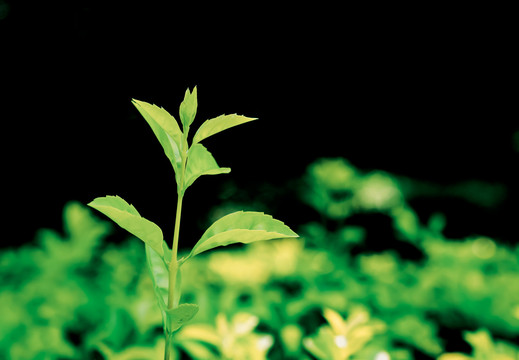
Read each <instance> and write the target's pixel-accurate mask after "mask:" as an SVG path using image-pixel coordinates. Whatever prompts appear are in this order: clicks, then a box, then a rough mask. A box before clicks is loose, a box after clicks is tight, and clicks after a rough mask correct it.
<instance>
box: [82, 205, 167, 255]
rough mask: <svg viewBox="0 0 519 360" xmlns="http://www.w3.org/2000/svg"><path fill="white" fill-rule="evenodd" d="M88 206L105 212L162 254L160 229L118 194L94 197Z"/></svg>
mask: <svg viewBox="0 0 519 360" xmlns="http://www.w3.org/2000/svg"><path fill="white" fill-rule="evenodd" d="M88 206H90V207H93V208H94V209H96V210H98V211H100V212H101V213H103V214H105V215H106V216H108V217H109V218H110V219H112V220H113V221H114V222H115V223H116V224H117V225H119V226H120V227H122V228H123V229H125V230H127V231H128V232H130V233H131V234H133V235H135V236H137V237H138V238H139V239H141V240H142V241H144V242H145V243H146V244H147V245H149V246H150V247H151V248H152V249H153V250H155V251H156V252H157V253H158V254H159V255H160V256H161V257H163V256H164V249H163V247H162V242H163V236H162V230H161V229H160V228H159V227H158V226H157V225H156V224H155V223H153V222H151V221H149V220H147V219H145V218H143V217H141V216H140V214H139V213H138V212H137V209H135V207H134V206H133V205H130V204H128V203H127V202H126V201H125V200H123V199H122V198H120V197H119V196H105V197H99V198H96V199H94V200H93V201H92V202H90V203H89V204H88Z"/></svg>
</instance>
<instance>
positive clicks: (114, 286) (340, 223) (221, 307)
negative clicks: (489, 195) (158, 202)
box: [0, 159, 519, 360]
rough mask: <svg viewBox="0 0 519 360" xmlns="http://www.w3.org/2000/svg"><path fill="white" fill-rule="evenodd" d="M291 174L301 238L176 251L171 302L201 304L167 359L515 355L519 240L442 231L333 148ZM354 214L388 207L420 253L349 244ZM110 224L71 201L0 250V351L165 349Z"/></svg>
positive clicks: (136, 271) (358, 234) (436, 220)
mask: <svg viewBox="0 0 519 360" xmlns="http://www.w3.org/2000/svg"><path fill="white" fill-rule="evenodd" d="M303 184H304V185H303V186H302V190H301V193H302V194H301V196H302V199H303V201H304V202H305V203H307V204H308V205H310V206H311V207H312V208H313V209H314V210H315V211H316V213H317V214H319V216H318V217H316V219H315V220H316V221H315V222H310V223H307V224H300V226H299V229H298V230H299V231H298V232H299V233H300V234H303V237H302V238H300V239H287V240H279V241H278V240H276V241H272V242H260V243H256V244H252V245H249V246H247V247H242V246H234V247H232V248H229V249H225V250H220V251H218V252H210V251H209V252H207V253H204V254H202V255H200V256H197V257H195V258H193V259H192V261H191V262H189V263H186V264H185V267H184V268H183V270H184V271H183V274H182V275H183V279H182V283H183V300H184V301H186V302H196V303H197V304H199V306H200V311H199V313H198V314H197V316H196V317H195V318H194V320H193V321H192V322H191V323H189V324H187V325H185V326H184V327H183V328H182V329H181V330H180V331H178V332H177V333H175V349H176V354H177V358H178V359H180V358H184V359H185V358H192V359H204V360H205V359H233V360H246V359H251V360H261V359H302V360H305V359H307V360H311V359H333V360H335V359H337V360H344V359H356V360H368V359H369V360H410V359H436V358H438V359H440V360H468V359H472V360H490V359H492V360H494V359H497V360H514V359H515V360H517V359H518V358H519V347H518V346H517V345H514V341H517V339H519V246H515V247H511V246H509V245H503V244H500V243H499V242H497V241H495V240H494V239H491V238H488V237H484V236H472V237H469V238H466V239H461V240H460V239H457V240H453V239H446V238H445V236H444V235H443V229H444V227H445V224H446V221H447V220H448V219H445V217H444V216H443V215H441V214H434V215H433V216H431V217H430V219H428V221H427V222H426V223H425V224H424V223H422V222H421V221H420V220H419V217H418V216H417V214H416V213H415V212H414V211H413V209H412V208H411V207H410V206H409V203H408V201H407V196H408V194H409V187H408V184H406V183H405V182H402V181H400V180H399V179H397V178H396V177H394V176H391V175H390V174H388V173H385V172H381V171H373V172H369V173H363V172H361V171H359V170H358V169H356V168H355V167H353V166H352V165H351V164H349V163H348V162H347V161H346V160H344V159H322V160H319V161H317V162H316V163H314V164H312V165H310V166H309V168H308V172H307V174H306V177H305V179H304V180H303ZM462 193H463V196H469V195H467V194H466V192H463V191H462ZM476 197H477V196H476ZM226 207H229V206H228V205H226V204H222V205H221V207H220V208H221V209H225V208H226ZM215 211H217V210H215ZM362 213H369V214H373V213H376V214H384V215H385V216H387V217H388V218H389V219H390V221H391V224H392V231H393V233H394V234H393V235H394V237H395V238H396V239H398V241H400V242H404V243H406V244H408V245H409V246H410V247H411V248H412V249H414V251H415V252H417V253H419V254H420V256H417V257H416V258H413V259H409V257H407V256H405V254H404V253H402V251H400V250H399V249H397V248H392V247H391V243H389V244H388V246H386V247H385V248H384V249H382V250H377V251H374V250H373V249H369V247H368V248H366V247H362V245H363V244H365V241H366V236H367V235H366V234H367V233H369V231H370V230H371V229H369V228H365V227H363V226H360V225H351V224H349V222H348V219H349V218H350V217H351V216H353V215H356V214H357V215H358V214H362ZM330 222H333V226H329V225H330ZM111 228H112V227H111V225H109V224H108V223H107V222H104V221H101V220H99V219H98V218H97V217H95V216H93V215H92V213H91V212H90V211H89V210H88V209H86V208H85V207H83V206H82V205H80V204H78V203H74V202H72V203H69V204H68V205H67V206H66V208H65V209H64V231H63V233H62V234H60V233H58V232H56V231H52V230H42V231H40V232H39V234H38V236H37V239H36V242H35V244H33V245H30V246H24V247H20V248H18V249H11V250H8V251H4V252H3V253H1V254H0V279H1V282H0V309H2V310H1V312H2V314H1V316H0V358H2V359H3V358H5V359H15V360H16V359H117V360H121V359H128V360H130V359H160V358H161V357H162V356H163V353H164V340H162V336H161V334H162V320H161V314H160V310H159V308H158V307H157V306H156V303H155V302H156V299H155V298H154V294H153V291H152V282H151V279H150V276H149V274H148V272H147V270H146V266H145V254H144V249H143V246H142V243H141V242H139V241H138V240H136V239H134V238H130V239H128V240H127V241H126V242H123V243H121V244H112V243H109V242H107V241H105V239H106V237H107V236H108V235H109V233H110V230H111ZM379 241H380V242H384V241H386V239H384V238H381V239H379ZM388 241H389V240H388ZM359 249H360V250H359Z"/></svg>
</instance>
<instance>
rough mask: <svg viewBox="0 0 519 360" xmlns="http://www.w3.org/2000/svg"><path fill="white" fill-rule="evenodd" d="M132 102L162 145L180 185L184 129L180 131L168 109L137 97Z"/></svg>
mask: <svg viewBox="0 0 519 360" xmlns="http://www.w3.org/2000/svg"><path fill="white" fill-rule="evenodd" d="M132 104H133V105H134V106H135V107H136V108H137V110H139V112H140V113H141V115H142V116H143V117H144V119H145V120H146V122H147V123H148V125H149V126H150V127H151V129H152V130H153V133H154V134H155V136H156V137H157V139H158V140H159V142H160V144H161V145H162V148H163V149H164V153H165V154H166V156H167V157H168V159H169V161H170V162H171V165H172V166H173V169H174V170H175V178H176V180H177V185H179V186H180V184H179V182H180V172H181V170H180V169H181V166H182V156H181V153H180V144H181V138H182V131H180V128H179V126H178V123H177V120H175V118H174V117H173V116H171V115H170V114H169V113H168V112H167V111H166V110H164V109H163V108H159V107H157V106H156V105H151V104H148V103H146V102H144V101H139V100H135V99H133V100H132Z"/></svg>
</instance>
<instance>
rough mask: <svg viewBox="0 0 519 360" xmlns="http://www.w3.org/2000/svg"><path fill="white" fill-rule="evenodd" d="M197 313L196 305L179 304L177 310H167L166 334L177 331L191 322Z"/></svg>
mask: <svg viewBox="0 0 519 360" xmlns="http://www.w3.org/2000/svg"><path fill="white" fill-rule="evenodd" d="M197 312H198V305H196V304H180V305H179V306H178V307H177V308H174V309H167V310H166V315H167V321H168V325H167V326H168V332H173V331H176V330H178V329H179V328H180V327H181V326H182V325H184V324H185V323H186V322H188V321H189V320H191V319H192V318H193V317H194V316H195V315H196V313H197Z"/></svg>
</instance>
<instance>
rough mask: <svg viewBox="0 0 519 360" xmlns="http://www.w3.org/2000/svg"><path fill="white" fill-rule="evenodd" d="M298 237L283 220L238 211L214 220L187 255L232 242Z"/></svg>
mask: <svg viewBox="0 0 519 360" xmlns="http://www.w3.org/2000/svg"><path fill="white" fill-rule="evenodd" d="M289 237H298V235H297V234H296V233H295V232H293V231H292V230H291V229H290V228H289V227H288V226H286V225H285V224H284V223H283V222H281V221H279V220H276V219H273V218H272V216H270V215H266V214H264V213H260V212H252V211H248V212H244V211H238V212H235V213H232V214H229V215H226V216H224V217H223V218H221V219H219V220H217V221H215V222H214V223H213V225H211V226H210V227H209V228H208V229H207V230H206V232H205V233H204V234H203V235H202V237H201V238H200V240H198V242H197V243H196V244H195V246H194V247H193V249H192V250H191V253H190V254H189V257H191V256H195V255H197V254H200V253H201V252H204V251H207V250H210V249H213V248H215V247H217V246H227V245H230V244H234V243H238V242H241V243H244V244H249V243H252V242H256V241H263V240H272V239H280V238H289Z"/></svg>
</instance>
